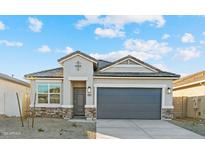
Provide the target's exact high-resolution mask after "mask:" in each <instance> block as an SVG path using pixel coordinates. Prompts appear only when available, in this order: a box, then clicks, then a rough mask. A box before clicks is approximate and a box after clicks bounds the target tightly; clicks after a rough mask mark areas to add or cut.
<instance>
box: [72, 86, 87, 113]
mask: <svg viewBox="0 0 205 154" xmlns="http://www.w3.org/2000/svg"><path fill="white" fill-rule="evenodd" d="M85 90H86V89H85V88H74V89H73V102H74V115H75V116H84V115H85V109H84V107H85V99H86V91H85Z"/></svg>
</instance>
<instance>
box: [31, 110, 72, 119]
mask: <svg viewBox="0 0 205 154" xmlns="http://www.w3.org/2000/svg"><path fill="white" fill-rule="evenodd" d="M32 110H33V108H31V111H32ZM35 116H36V117H42V118H68V119H71V118H72V117H73V109H72V108H47V107H36V108H35Z"/></svg>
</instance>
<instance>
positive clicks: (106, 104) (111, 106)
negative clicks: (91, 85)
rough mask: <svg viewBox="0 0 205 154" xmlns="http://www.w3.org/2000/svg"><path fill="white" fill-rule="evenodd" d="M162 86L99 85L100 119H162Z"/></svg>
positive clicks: (98, 111) (98, 116) (98, 114)
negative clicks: (121, 86)
mask: <svg viewBox="0 0 205 154" xmlns="http://www.w3.org/2000/svg"><path fill="white" fill-rule="evenodd" d="M161 102H162V88H129V87H123V88H119V87H98V88H97V118H98V119H161V104H162V103H161Z"/></svg>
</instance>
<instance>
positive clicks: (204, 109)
mask: <svg viewBox="0 0 205 154" xmlns="http://www.w3.org/2000/svg"><path fill="white" fill-rule="evenodd" d="M173 96H174V106H175V117H180V118H185V117H189V118H195V117H198V118H202V119H205V71H200V72H197V73H194V74H191V75H188V76H185V77H183V78H180V79H179V80H176V81H174V88H173Z"/></svg>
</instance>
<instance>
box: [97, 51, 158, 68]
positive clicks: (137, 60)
mask: <svg viewBox="0 0 205 154" xmlns="http://www.w3.org/2000/svg"><path fill="white" fill-rule="evenodd" d="M126 59H132V60H134V61H136V62H137V63H140V64H142V65H144V66H145V67H147V68H148V69H151V70H154V71H156V72H160V71H161V70H160V69H158V68H156V67H154V66H152V65H150V64H148V63H145V62H143V61H141V60H139V59H137V58H135V57H133V56H131V55H128V56H125V57H123V58H121V59H118V60H116V61H114V62H112V63H110V64H108V65H105V66H104V67H102V68H100V69H98V71H102V70H104V69H107V68H108V67H111V66H113V65H115V64H117V63H120V62H121V61H124V60H126Z"/></svg>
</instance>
